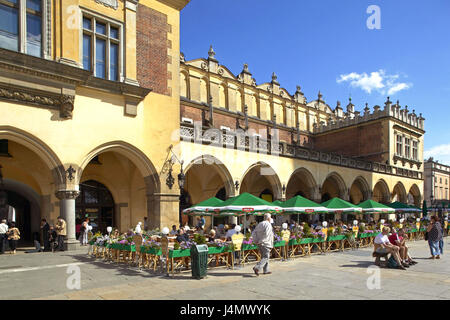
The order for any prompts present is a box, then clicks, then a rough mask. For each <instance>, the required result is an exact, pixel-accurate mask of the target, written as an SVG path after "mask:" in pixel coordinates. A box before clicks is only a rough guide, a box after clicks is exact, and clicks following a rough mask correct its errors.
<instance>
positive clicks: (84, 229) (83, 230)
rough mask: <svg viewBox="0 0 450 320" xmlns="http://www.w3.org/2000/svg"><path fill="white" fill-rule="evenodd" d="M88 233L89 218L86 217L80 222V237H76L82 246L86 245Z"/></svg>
mask: <svg viewBox="0 0 450 320" xmlns="http://www.w3.org/2000/svg"><path fill="white" fill-rule="evenodd" d="M88 234H89V218H86V220H84V221H83V223H82V224H81V227H80V238H79V239H78V240H79V241H80V244H81V245H82V246H87V245H88Z"/></svg>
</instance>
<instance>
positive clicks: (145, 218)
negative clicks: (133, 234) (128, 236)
mask: <svg viewBox="0 0 450 320" xmlns="http://www.w3.org/2000/svg"><path fill="white" fill-rule="evenodd" d="M144 231H148V221H147V217H144Z"/></svg>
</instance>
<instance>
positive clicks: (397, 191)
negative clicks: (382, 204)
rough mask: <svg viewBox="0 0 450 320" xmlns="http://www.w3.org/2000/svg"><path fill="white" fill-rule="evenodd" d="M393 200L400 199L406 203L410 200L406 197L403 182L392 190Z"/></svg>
mask: <svg viewBox="0 0 450 320" xmlns="http://www.w3.org/2000/svg"><path fill="white" fill-rule="evenodd" d="M391 200H392V202H395V201H400V202H403V203H406V202H407V201H408V200H407V198H406V190H405V186H404V185H403V183H401V182H398V183H397V184H396V185H395V187H394V189H393V190H392V196H391Z"/></svg>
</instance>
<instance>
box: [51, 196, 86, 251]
mask: <svg viewBox="0 0 450 320" xmlns="http://www.w3.org/2000/svg"><path fill="white" fill-rule="evenodd" d="M79 194H80V192H79V191H76V190H60V191H57V192H56V197H57V198H58V199H59V200H60V205H59V208H60V209H59V210H60V216H61V217H62V218H63V219H64V220H65V221H66V229H67V236H66V239H65V243H66V249H67V250H75V249H77V248H78V247H79V245H80V243H79V242H78V240H77V239H76V236H75V199H76V198H77V197H78V195H79Z"/></svg>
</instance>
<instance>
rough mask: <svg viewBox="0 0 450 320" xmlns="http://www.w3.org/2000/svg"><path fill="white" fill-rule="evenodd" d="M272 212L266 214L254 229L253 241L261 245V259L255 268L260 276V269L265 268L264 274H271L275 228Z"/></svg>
mask: <svg viewBox="0 0 450 320" xmlns="http://www.w3.org/2000/svg"><path fill="white" fill-rule="evenodd" d="M270 220H271V217H270V213H266V214H264V221H262V222H260V223H259V224H258V225H257V226H256V228H255V230H253V233H252V237H253V242H254V243H255V244H257V245H258V246H259V252H260V253H261V261H259V262H258V263H257V264H256V266H255V267H254V268H253V271H254V272H255V274H256V275H257V276H259V271H260V270H261V269H263V271H264V274H271V273H272V272H271V271H269V258H270V251H271V250H272V248H273V228H272V225H271V224H270Z"/></svg>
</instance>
